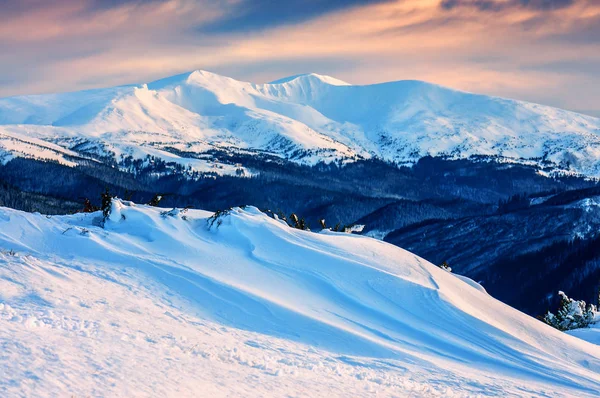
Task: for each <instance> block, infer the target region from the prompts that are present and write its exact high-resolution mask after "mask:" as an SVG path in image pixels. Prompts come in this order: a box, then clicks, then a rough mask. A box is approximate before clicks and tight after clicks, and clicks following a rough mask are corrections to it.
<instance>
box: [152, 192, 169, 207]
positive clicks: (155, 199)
mask: <svg viewBox="0 0 600 398" xmlns="http://www.w3.org/2000/svg"><path fill="white" fill-rule="evenodd" d="M164 197H165V195H163V194H158V193H156V194H154V196H153V197H152V199H150V202H148V206H154V207H157V206H158V205H159V204H160V201H161V200H163V198H164Z"/></svg>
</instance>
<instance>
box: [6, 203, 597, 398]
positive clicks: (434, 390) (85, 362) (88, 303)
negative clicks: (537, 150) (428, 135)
mask: <svg viewBox="0 0 600 398" xmlns="http://www.w3.org/2000/svg"><path fill="white" fill-rule="evenodd" d="M161 212H165V209H158V208H150V207H146V206H138V205H134V204H132V203H130V202H115V204H114V206H113V212H112V214H111V217H110V219H109V220H107V222H106V224H105V228H102V227H100V226H99V223H100V222H99V221H100V220H99V215H98V214H97V213H96V214H76V215H72V216H60V217H46V216H43V215H39V214H28V213H22V212H18V211H14V210H9V209H4V208H2V209H0V250H2V254H0V346H1V347H2V351H1V354H0V395H2V396H71V395H75V396H97V395H101V396H132V395H138V396H194V395H197V394H198V391H202V392H203V394H206V395H208V394H211V395H213V396H225V395H229V396H230V395H235V396H288V395H289V396H371V395H374V394H375V393H379V394H380V395H382V396H443V397H449V396H454V397H456V396H475V395H477V394H481V395H483V396H553V397H555V396H578V397H584V396H597V395H598V394H600V347H599V346H595V345H593V344H590V343H587V342H585V341H583V340H579V339H577V338H575V337H572V336H569V335H567V334H564V333H561V332H558V331H556V330H554V329H552V328H550V327H548V326H546V325H544V324H542V323H541V322H539V321H537V320H535V319H533V318H530V317H528V316H526V315H524V314H522V313H520V312H518V311H516V310H514V309H512V308H510V307H508V306H506V305H504V304H502V303H500V302H498V301H496V300H494V299H493V298H491V297H490V296H488V295H487V294H486V293H485V291H483V290H482V289H481V287H479V286H478V285H477V284H475V283H474V282H469V283H466V282H465V280H464V279H463V278H458V277H456V276H454V275H452V274H450V273H447V272H446V271H443V270H441V269H439V268H438V267H435V266H433V265H432V264H430V263H428V262H427V261H425V260H423V259H421V258H419V257H417V256H415V255H413V254H411V253H409V252H406V251H404V250H402V249H399V248H397V247H395V246H392V245H389V244H386V243H384V242H380V241H377V240H374V239H370V238H367V237H363V236H358V235H348V234H341V233H333V232H321V233H314V232H306V231H299V230H296V229H292V228H289V227H287V226H286V225H284V224H282V223H280V222H279V221H276V220H273V219H271V218H269V217H267V216H265V215H264V214H262V213H260V212H259V211H258V210H256V209H255V208H246V209H245V210H241V209H234V210H233V211H232V212H231V213H230V214H229V215H227V216H224V217H223V218H221V219H220V222H216V223H214V224H213V226H212V228H209V221H208V218H209V217H210V215H211V214H210V213H208V212H204V211H193V210H190V211H188V212H187V213H185V214H184V213H181V212H171V213H170V214H166V212H165V213H163V214H161ZM219 224H220V225H219Z"/></svg>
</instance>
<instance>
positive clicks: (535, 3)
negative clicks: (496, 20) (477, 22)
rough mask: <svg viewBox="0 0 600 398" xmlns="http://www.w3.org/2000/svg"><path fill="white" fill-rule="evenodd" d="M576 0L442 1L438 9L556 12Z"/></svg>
mask: <svg viewBox="0 0 600 398" xmlns="http://www.w3.org/2000/svg"><path fill="white" fill-rule="evenodd" d="M576 1H577V0H442V1H441V2H440V7H441V8H443V9H445V10H452V9H455V8H463V7H470V8H476V9H478V10H480V11H493V12H498V11H503V10H506V9H510V8H528V9H534V10H556V9H560V8H565V7H569V6H571V5H573V4H574V3H575V2H576Z"/></svg>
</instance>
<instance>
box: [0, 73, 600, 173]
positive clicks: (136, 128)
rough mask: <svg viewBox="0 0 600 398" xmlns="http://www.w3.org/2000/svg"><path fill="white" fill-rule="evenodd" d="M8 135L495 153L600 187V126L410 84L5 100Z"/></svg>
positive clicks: (412, 154) (206, 77) (210, 84)
mask: <svg viewBox="0 0 600 398" xmlns="http://www.w3.org/2000/svg"><path fill="white" fill-rule="evenodd" d="M2 125H3V126H4V127H5V129H10V130H11V131H12V132H13V133H15V134H17V133H18V134H21V135H22V136H26V137H32V138H38V139H42V140H45V141H52V142H60V141H61V137H62V138H65V137H69V138H74V137H78V138H79V139H82V140H90V141H101V142H103V143H105V144H106V145H108V146H117V147H127V148H130V149H131V148H133V149H131V151H132V152H134V153H138V152H139V151H140V148H142V149H143V148H146V147H148V146H153V147H154V148H156V149H159V150H164V151H166V149H167V148H169V147H180V148H181V147H183V148H188V149H189V151H196V152H206V151H208V150H210V149H220V150H223V149H224V150H232V151H234V150H247V149H251V150H260V151H266V152H268V153H272V154H274V155H278V156H283V157H286V158H289V159H291V160H293V161H297V162H302V163H308V164H314V163H317V162H319V161H325V162H330V161H332V160H340V159H345V160H353V159H357V158H359V157H363V158H371V157H379V158H382V159H385V160H389V161H394V162H398V163H400V164H406V165H411V164H414V163H415V162H416V161H417V160H418V159H420V158H422V157H423V156H427V155H431V156H446V157H450V158H468V157H470V156H474V155H486V156H492V157H494V158H495V159H498V160H500V161H506V162H513V163H514V162H516V163H523V164H542V163H541V162H542V160H545V161H550V162H553V168H554V170H556V171H561V172H567V173H579V174H583V175H587V176H591V177H600V119H597V118H594V117H590V116H584V115H580V114H577V113H573V112H568V111H564V110H560V109H556V108H552V107H548V106H543V105H537V104H532V103H527V102H522V101H516V100H509V99H502V98H497V97H489V96H483V95H476V94H471V93H466V92H461V91H456V90H452V89H448V88H444V87H441V86H438V85H434V84H429V83H425V82H420V81H410V80H409V81H397V82H389V83H382V84H374V85H366V86H357V85H350V84H348V83H345V82H342V81H340V80H337V79H335V78H333V77H329V76H322V75H318V74H306V75H298V76H292V77H289V78H284V79H281V80H278V81H275V82H272V83H268V84H253V83H248V82H241V81H237V80H235V79H231V78H228V77H224V76H219V75H217V74H214V73H210V72H206V71H201V70H198V71H194V72H191V73H185V74H182V75H178V76H174V77H170V78H166V79H162V80H158V81H155V82H151V83H148V84H142V85H138V86H124V87H116V88H109V89H99V90H91V91H82V92H78V93H64V94H53V95H38V96H24V97H11V98H4V99H0V126H2ZM10 151H13V149H11V150H10ZM13 156H19V154H18V153H17V152H16V151H15V153H13Z"/></svg>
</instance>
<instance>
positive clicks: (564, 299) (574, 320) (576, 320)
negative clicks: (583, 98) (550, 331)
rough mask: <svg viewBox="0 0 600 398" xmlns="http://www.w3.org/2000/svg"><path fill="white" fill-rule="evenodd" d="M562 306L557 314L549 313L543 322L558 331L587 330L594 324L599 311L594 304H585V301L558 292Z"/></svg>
mask: <svg viewBox="0 0 600 398" xmlns="http://www.w3.org/2000/svg"><path fill="white" fill-rule="evenodd" d="M558 294H559V295H560V304H559V306H558V311H557V313H556V315H555V314H553V313H551V312H550V311H548V313H547V314H546V315H545V316H544V317H543V318H542V320H543V321H544V322H545V323H547V324H548V325H550V326H552V327H554V328H556V329H558V330H572V329H580V328H586V327H588V326H590V325H591V324H592V323H594V319H595V317H596V314H597V313H598V310H597V308H596V306H595V305H593V304H588V305H586V304H585V301H583V300H580V301H577V300H573V299H572V298H569V297H568V296H567V295H566V294H565V293H564V292H558Z"/></svg>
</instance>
